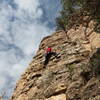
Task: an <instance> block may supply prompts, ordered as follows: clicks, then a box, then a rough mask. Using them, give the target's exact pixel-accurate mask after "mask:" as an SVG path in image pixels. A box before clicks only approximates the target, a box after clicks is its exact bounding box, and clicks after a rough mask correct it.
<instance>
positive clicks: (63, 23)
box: [56, 0, 100, 30]
mask: <svg viewBox="0 0 100 100" xmlns="http://www.w3.org/2000/svg"><path fill="white" fill-rule="evenodd" d="M61 4H62V10H61V11H60V16H59V17H57V18H56V23H57V30H59V29H63V30H66V28H71V27H72V26H73V25H74V24H76V23H79V19H80V16H90V17H91V19H94V20H95V21H96V22H97V23H99V24H100V0H61ZM79 15H80V16H79ZM80 20H81V19H80ZM81 21H82V20H81ZM99 28H100V27H99Z"/></svg>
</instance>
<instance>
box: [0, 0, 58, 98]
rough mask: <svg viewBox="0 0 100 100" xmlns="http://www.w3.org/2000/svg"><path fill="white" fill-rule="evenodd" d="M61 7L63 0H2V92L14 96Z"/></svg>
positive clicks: (0, 10) (0, 88)
mask: <svg viewBox="0 0 100 100" xmlns="http://www.w3.org/2000/svg"><path fill="white" fill-rule="evenodd" d="M59 10H60V0H0V94H2V93H3V92H6V96H7V97H10V96H11V94H12V91H13V89H14V87H15V85H16V81H17V80H18V79H19V78H20V75H21V74H22V73H23V72H24V70H25V69H26V68H27V66H28V64H29V63H30V61H31V59H32V57H33V56H34V55H35V52H36V51H37V49H38V46H39V44H40V41H41V40H42V39H43V37H45V36H47V35H50V34H51V33H52V32H54V31H55V18H56V16H57V15H58V14H59Z"/></svg>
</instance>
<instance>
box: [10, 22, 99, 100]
mask: <svg viewBox="0 0 100 100" xmlns="http://www.w3.org/2000/svg"><path fill="white" fill-rule="evenodd" d="M92 28H93V24H92V22H91V23H90V25H89V27H88V28H87V31H86V33H87V35H88V37H87V39H86V38H85V35H84V30H85V27H83V26H81V25H80V26H79V27H78V28H77V29H70V30H68V32H67V34H66V32H64V31H58V32H55V33H53V34H52V35H51V36H48V37H45V38H44V39H43V40H42V41H41V43H40V46H39V49H38V51H37V53H36V55H35V56H34V57H33V60H32V61H31V63H30V64H29V67H28V68H27V69H26V71H25V72H24V73H23V74H22V76H21V78H20V80H19V81H18V82H17V84H16V88H15V90H14V93H13V95H12V97H11V100H100V33H96V32H94V31H92ZM90 33H91V34H90ZM67 36H68V37H69V38H68V37H67ZM48 45H49V46H51V47H52V48H53V50H54V51H56V52H58V53H60V54H61V57H60V58H59V59H56V58H55V57H52V58H51V59H50V61H49V64H48V65H47V66H46V68H43V61H44V50H45V47H46V46H48Z"/></svg>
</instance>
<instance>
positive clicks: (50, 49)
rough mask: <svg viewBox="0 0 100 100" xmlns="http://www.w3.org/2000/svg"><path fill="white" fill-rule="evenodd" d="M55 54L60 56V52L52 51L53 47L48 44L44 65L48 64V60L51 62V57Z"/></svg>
mask: <svg viewBox="0 0 100 100" xmlns="http://www.w3.org/2000/svg"><path fill="white" fill-rule="evenodd" d="M52 55H53V56H55V57H56V58H59V57H60V56H58V54H57V53H56V52H53V51H52V48H51V46H48V47H47V48H46V51H45V60H44V65H47V64H48V62H49V59H50V58H51V56H52Z"/></svg>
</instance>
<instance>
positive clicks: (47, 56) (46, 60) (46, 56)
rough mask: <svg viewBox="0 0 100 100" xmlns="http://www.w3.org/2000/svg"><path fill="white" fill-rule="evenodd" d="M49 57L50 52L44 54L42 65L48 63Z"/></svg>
mask: <svg viewBox="0 0 100 100" xmlns="http://www.w3.org/2000/svg"><path fill="white" fill-rule="evenodd" d="M49 59H50V54H49V53H48V54H46V55H45V61H44V65H47V64H48V62H49Z"/></svg>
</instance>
